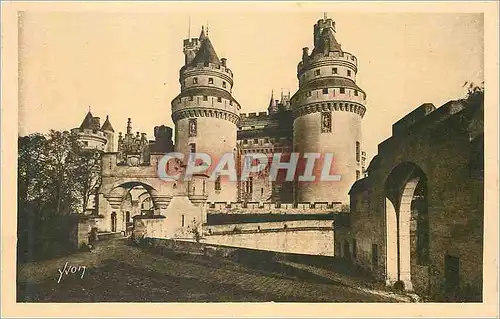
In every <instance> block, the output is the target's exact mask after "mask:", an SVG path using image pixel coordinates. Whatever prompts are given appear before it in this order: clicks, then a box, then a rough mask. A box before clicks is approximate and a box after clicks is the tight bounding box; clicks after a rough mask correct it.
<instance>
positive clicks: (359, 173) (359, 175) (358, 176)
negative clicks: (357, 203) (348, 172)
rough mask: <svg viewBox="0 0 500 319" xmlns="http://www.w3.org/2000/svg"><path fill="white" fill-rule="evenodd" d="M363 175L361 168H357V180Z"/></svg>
mask: <svg viewBox="0 0 500 319" xmlns="http://www.w3.org/2000/svg"><path fill="white" fill-rule="evenodd" d="M360 177H361V172H360V171H359V170H356V180H358V179H359V178H360Z"/></svg>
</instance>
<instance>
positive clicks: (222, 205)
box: [207, 202, 347, 214]
mask: <svg viewBox="0 0 500 319" xmlns="http://www.w3.org/2000/svg"><path fill="white" fill-rule="evenodd" d="M207 210H208V213H209V214H210V213H213V214H269V213H270V212H271V213H272V214H320V213H321V214H325V213H333V212H342V211H346V210H347V207H346V206H345V205H343V204H342V203H340V202H297V203H280V202H211V203H207Z"/></svg>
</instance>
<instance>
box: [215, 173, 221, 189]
mask: <svg viewBox="0 0 500 319" xmlns="http://www.w3.org/2000/svg"><path fill="white" fill-rule="evenodd" d="M215 190H216V191H220V190H221V188H220V176H217V179H216V180H215Z"/></svg>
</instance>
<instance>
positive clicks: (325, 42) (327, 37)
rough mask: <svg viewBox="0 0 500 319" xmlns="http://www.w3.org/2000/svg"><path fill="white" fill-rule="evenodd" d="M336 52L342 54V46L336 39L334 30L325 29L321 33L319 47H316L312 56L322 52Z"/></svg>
mask: <svg viewBox="0 0 500 319" xmlns="http://www.w3.org/2000/svg"><path fill="white" fill-rule="evenodd" d="M335 51H339V52H342V49H341V47H340V44H339V43H338V42H337V39H335V34H334V33H333V30H332V29H330V28H325V29H323V31H322V32H321V36H320V39H319V41H318V43H317V46H315V47H314V50H313V52H312V55H314V54H316V53H321V52H335Z"/></svg>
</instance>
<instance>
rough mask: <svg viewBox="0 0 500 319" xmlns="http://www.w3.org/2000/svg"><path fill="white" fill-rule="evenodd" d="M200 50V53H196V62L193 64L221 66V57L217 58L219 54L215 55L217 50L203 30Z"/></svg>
mask: <svg viewBox="0 0 500 319" xmlns="http://www.w3.org/2000/svg"><path fill="white" fill-rule="evenodd" d="M200 42H201V44H200V49H199V50H198V52H196V56H195V57H194V60H193V62H192V64H198V63H213V64H220V60H219V57H218V56H217V53H215V49H214V47H213V45H212V42H211V41H210V39H209V38H208V36H206V35H205V32H204V29H203V28H202V29H201V34H200Z"/></svg>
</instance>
